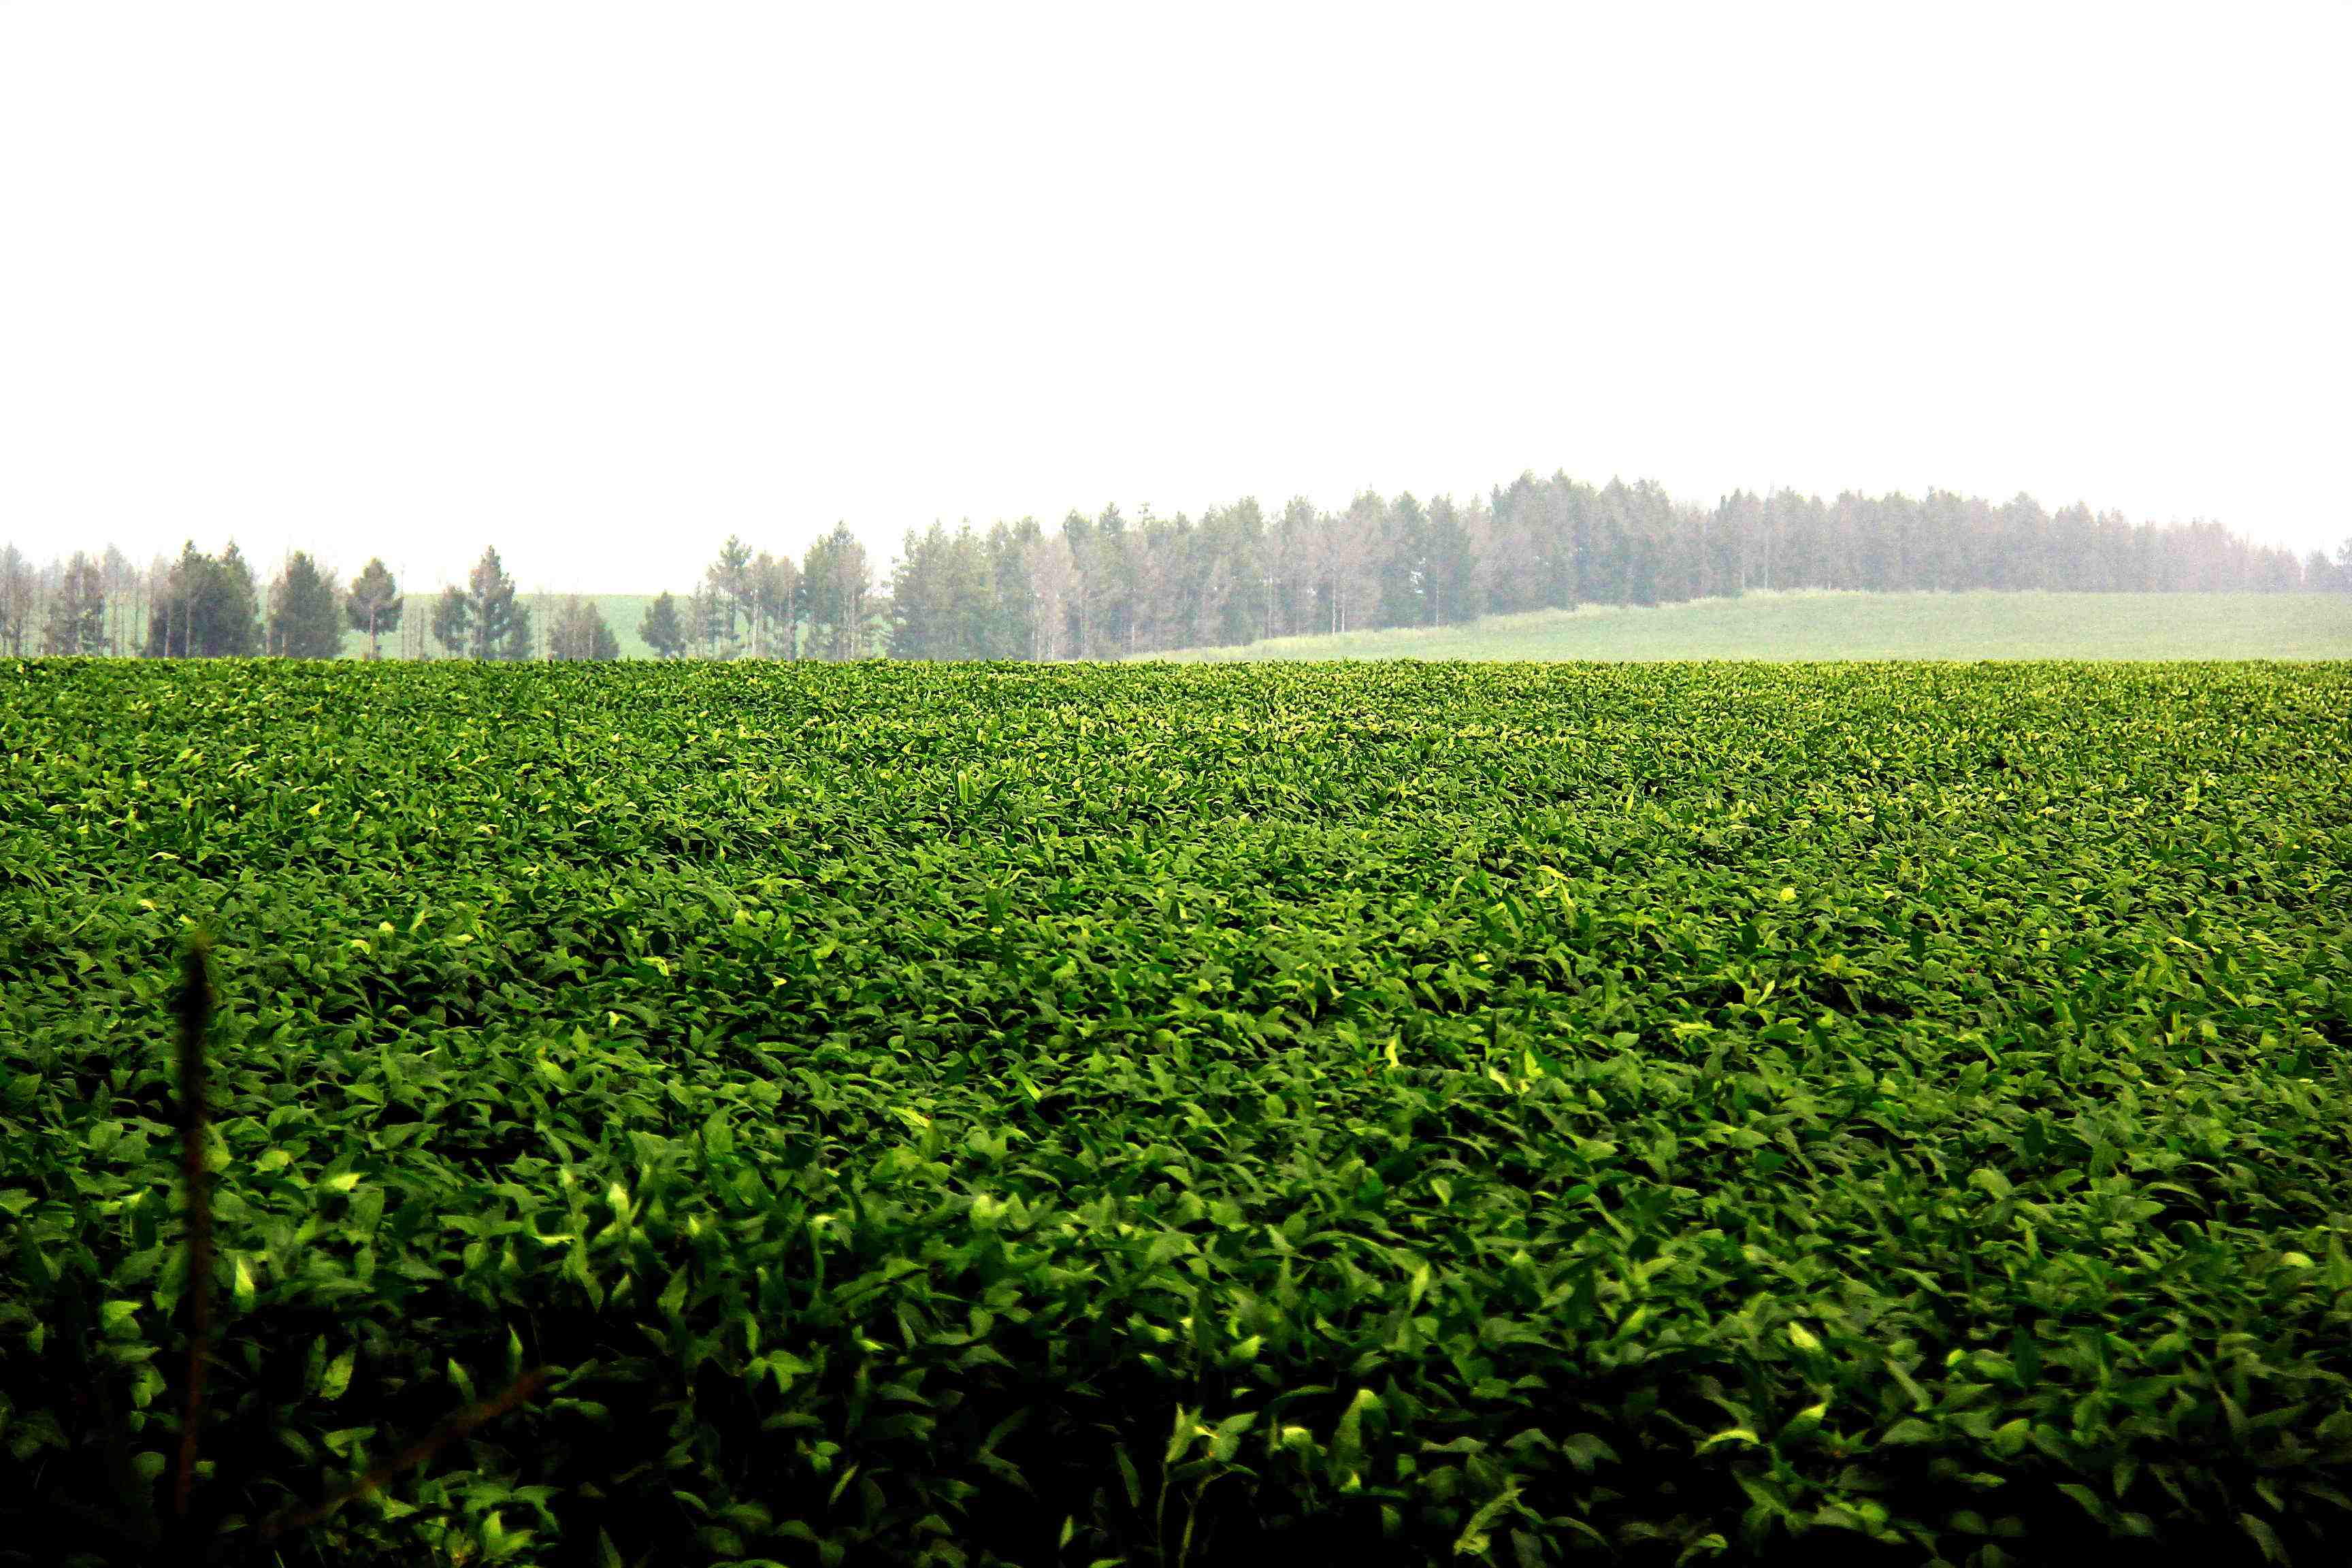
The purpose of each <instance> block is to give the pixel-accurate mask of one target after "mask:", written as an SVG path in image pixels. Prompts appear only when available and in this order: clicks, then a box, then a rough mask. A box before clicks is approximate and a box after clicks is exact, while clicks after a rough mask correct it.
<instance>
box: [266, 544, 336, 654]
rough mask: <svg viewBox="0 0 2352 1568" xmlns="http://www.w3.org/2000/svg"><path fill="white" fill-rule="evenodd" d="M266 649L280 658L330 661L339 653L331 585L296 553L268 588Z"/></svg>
mask: <svg viewBox="0 0 2352 1568" xmlns="http://www.w3.org/2000/svg"><path fill="white" fill-rule="evenodd" d="M269 650H270V651H271V652H272V653H274V654H276V655H277V656H278V658H335V657H336V656H337V655H338V654H340V653H341V652H342V651H343V621H342V616H341V615H339V614H338V613H337V612H336V607H335V589H334V584H332V583H331V582H330V581H329V580H328V578H327V576H326V574H324V573H322V572H320V570H319V566H318V563H316V562H315V561H312V560H311V559H310V556H309V555H307V554H306V553H304V552H301V551H299V550H298V551H296V552H294V553H293V554H292V555H289V556H288V557H287V559H286V569H285V570H284V571H283V572H282V573H280V574H278V580H277V581H276V582H275V583H272V584H270V585H269Z"/></svg>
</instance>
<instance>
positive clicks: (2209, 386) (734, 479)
mask: <svg viewBox="0 0 2352 1568" xmlns="http://www.w3.org/2000/svg"><path fill="white" fill-rule="evenodd" d="M2347 46H2352V7H2347V6H2345V5H2340V4H2309V5H2278V6H2271V7H2263V8H2259V9H2256V10H2252V11H2249V12H2243V13H2238V12H2232V13H2230V14H2228V15H2226V16H2225V15H2223V14H2222V13H2220V12H2215V11H2210V10H2199V9H2192V8H2187V7H2180V8H2170V7H2159V8H2145V7H2126V6H2096V5H2084V6H2070V7H2065V8H2063V9H2062V10H2057V11H2054V12H2053V11H2051V10H2048V9H2045V8H2041V7H2023V6H2020V7H2002V6H1991V7H1985V6H1971V7H1969V8H1966V9H1965V10H1964V11H1962V10H1954V11H1949V12H1942V13H1930V12H1927V11H1925V10H1923V9H1919V8H1909V7H1906V8H1899V9H1895V8H1873V7H1864V6H1852V7H1843V6H1809V7H1803V8H1800V9H1787V8H1774V9H1772V10H1770V11H1769V12H1761V11H1758V12H1750V11H1746V10H1739V9H1733V8H1729V7H1707V6H1698V7H1673V8H1643V9H1641V10H1640V11H1638V12H1632V11H1622V12H1621V11H1612V12H1609V13H1605V14H1591V13H1579V14H1575V15H1560V14H1557V13H1555V12H1552V11H1550V10H1520V9H1513V8H1494V9H1486V10H1478V11H1474V12H1469V13H1466V14H1461V15H1456V14H1453V13H1449V14H1447V15H1446V16H1444V17H1443V18H1439V17H1436V16H1425V15H1421V14H1416V13H1412V12H1409V11H1406V10H1402V9H1381V8H1367V7H1347V8H1339V7H1328V8H1316V7H1299V8H1286V9H1284V10H1282V11H1280V12H1279V13H1278V14H1268V13H1267V12H1266V11H1265V10H1262V9H1259V8H1237V7H1224V8H1221V7H1215V6H1208V7H1200V8H1192V9H1188V10H1187V11H1185V12H1184V13H1183V14H1182V15H1181V16H1176V17H1159V16H1150V17H1147V16H1126V15H1118V14H1107V13H1102V12H1098V11H1090V10H1082V9H1077V8H1039V9H1024V10H1023V11H1022V12H1020V13H1019V14H1018V15H1015V16H1001V15H993V14H977V13H967V12H957V11H950V10H946V9H919V10H914V11H907V12H894V13H890V14H887V15H881V14H874V15H866V14H821V15H819V14H802V13H793V14H785V13H782V12H780V11H776V10H772V9H769V8H765V7H758V6H751V5H711V6H707V7H698V8H696V9H695V10H694V11H693V12H692V13H690V14H688V15H682V16H667V15H666V16H652V15H650V14H645V13H639V12H632V11H630V10H628V9H626V8H624V7H618V6H611V5H585V6H583V5H563V6H556V5H536V4H516V5H500V6H497V7H475V6H459V5H421V6H413V7H404V8H401V9H400V10H399V11H397V12H396V13H395V12H363V11H356V10H344V9H341V8H335V9H326V8H315V7H305V6H298V5H226V6H219V7H206V8H204V9H202V10H194V9H184V8H173V7H166V6H163V5H124V6H114V7H106V8H93V7H81V6H71V5H53V4H26V3H22V0H19V3H17V4H12V5H0V210H5V211H6V212H8V213H9V215H10V216H11V222H12V227H13V229H14V230H15V232H16V234H17V236H18V237H19V238H18V241H17V242H16V243H15V244H12V245H11V246H9V247H7V249H6V251H5V256H0V540H5V541H9V542H13V543H14V544H16V546H17V547H18V548H19V550H20V551H21V552H23V553H24V554H25V555H26V557H27V558H28V559H31V560H34V561H37V562H38V563H44V564H46V563H48V562H50V561H52V560H55V561H58V562H63V561H66V560H67V559H68V558H69V555H70V553H71V552H73V551H76V550H86V551H88V552H90V553H91V555H92V556H93V557H98V556H100V555H101V554H102V552H103V551H104V550H105V548H106V547H107V546H109V545H112V546H114V547H115V548H116V549H117V550H118V551H119V552H121V557H122V558H123V559H124V560H125V561H127V562H129V563H134V564H135V566H136V567H138V568H139V569H141V570H142V571H144V570H145V569H146V568H147V567H148V566H149V564H150V563H152V561H153V560H154V559H155V558H156V557H158V556H163V557H170V558H176V557H178V555H179V554H180V552H181V549H182V546H183V544H184V542H190V541H193V542H195V544H196V545H197V548H198V550H199V551H200V552H205V553H211V554H217V553H218V552H221V551H222V550H223V549H224V548H225V547H226V544H227V543H228V542H230V541H232V540H234V541H235V542H236V544H237V546H238V547H239V551H240V553H241V555H242V556H243V558H244V559H245V560H247V562H249V563H255V565H256V566H257V578H259V579H260V580H262V582H263V583H264V584H265V586H266V582H267V579H268V578H269V577H270V576H272V575H274V574H279V573H281V572H282V571H283V570H284V567H285V565H286V563H287V561H288V559H289V553H290V552H293V551H296V550H301V551H305V552H310V554H311V555H312V556H314V557H315V558H317V559H318V560H319V561H320V563H322V564H323V565H324V566H325V567H327V568H329V569H330V570H331V572H332V573H333V574H334V575H335V576H336V577H337V579H338V585H339V587H347V586H348V579H349V578H350V577H351V575H352V574H355V573H357V572H359V571H360V569H361V568H362V566H363V565H364V564H365V563H366V561H367V560H368V559H369V558H371V557H374V556H381V557H383V559H384V560H386V561H387V562H388V563H392V565H393V566H394V567H395V568H396V569H397V570H398V571H399V573H400V574H401V576H402V581H403V586H404V588H405V589H406V590H407V591H408V592H409V593H410V594H411V595H414V596H415V598H416V600H417V602H418V603H420V604H421V603H422V602H423V600H424V599H425V598H430V597H434V596H436V595H437V592H438V590H439V589H441V588H443V587H445V586H447V585H451V584H463V583H464V582H465V580H466V578H467V573H468V572H469V570H470V569H471V568H472V567H473V566H474V565H476V564H477V563H478V561H479V559H480V557H481V554H482V552H483V550H484V547H485V546H486V545H495V546H496V547H497V548H498V550H499V552H500V553H501V557H502V561H503V567H504V570H505V571H507V572H508V573H509V574H511V575H512V577H513V579H514V580H515V581H516V582H517V583H519V584H521V585H522V586H523V587H524V588H525V589H527V590H544V591H549V592H552V593H558V594H562V593H589V592H600V593H607V594H614V593H623V592H630V593H635V592H640V591H642V592H647V593H651V592H654V591H657V590H659V589H662V588H671V589H675V590H676V591H677V593H678V594H679V595H684V594H686V593H687V592H688V591H689V590H690V589H693V588H694V587H695V586H696V585H697V584H699V583H701V582H702V580H703V576H704V573H705V569H706V567H707V566H708V565H709V563H710V561H711V558H712V555H713V552H714V550H715V548H716V546H717V544H718V542H719V541H722V540H724V539H726V538H728V537H729V536H730V535H735V536H740V537H741V538H742V539H744V540H746V541H751V542H754V544H755V547H756V549H758V550H764V551H768V552H772V554H773V555H774V556H775V557H778V558H782V557H784V556H790V557H791V558H793V561H794V562H795V563H796V568H804V567H805V564H806V560H807V555H808V552H809V551H810V549H811V548H812V547H813V546H815V545H817V544H819V542H821V541H824V539H826V538H827V537H828V536H829V535H831V534H832V533H833V531H834V530H835V526H836V525H841V526H843V527H844V528H845V530H846V531H847V533H848V535H849V536H851V537H853V538H855V539H856V541H857V542H859V545H860V547H861V548H862V549H863V550H864V551H865V552H866V555H867V556H868V558H869V562H870V564H871V567H872V586H873V587H874V588H875V589H877V590H879V589H881V588H883V587H884V586H885V585H886V584H887V578H888V575H889V572H890V566H891V563H892V562H893V561H894V560H895V559H897V558H899V557H900V556H901V555H902V553H903V550H904V545H905V541H906V536H907V532H908V530H910V529H911V530H916V531H924V530H927V529H928V528H929V525H930V524H931V523H932V522H933V521H940V522H942V523H943V524H944V525H946V527H947V529H948V530H949V531H950V534H952V531H953V530H954V528H955V526H956V524H957V523H958V522H960V521H962V520H966V519H969V520H971V521H973V522H974V524H975V525H976V528H977V530H978V531H980V532H981V533H982V535H983V536H984V535H985V533H986V531H987V529H988V528H989V526H990V525H991V524H992V523H994V522H996V521H999V520H1003V521H1005V522H1006V523H1007V524H1008V525H1009V526H1010V525H1014V524H1016V523H1017V520H1020V519H1023V518H1033V519H1039V520H1043V522H1042V524H1041V526H1042V528H1043V529H1044V530H1045V531H1048V532H1058V531H1059V530H1060V525H1061V522H1062V521H1063V520H1064V519H1065V518H1066V517H1067V515H1068V514H1069V513H1070V512H1071V511H1073V510H1076V511H1078V512H1080V513H1082V514H1083V515H1084V516H1085V517H1086V518H1088V519H1094V520H1099V519H1100V518H1101V517H1102V516H1103V515H1104V513H1105V509H1106V508H1107V507H1115V508H1117V509H1118V513H1119V515H1120V516H1121V517H1122V518H1125V519H1129V520H1141V519H1147V518H1160V519H1173V518H1175V517H1177V516H1179V515H1180V514H1181V515H1182V516H1183V517H1185V518H1186V519H1187V520H1189V521H1191V522H1192V523H1193V524H1194V525H1195V526H1199V525H1202V524H1203V523H1204V522H1205V521H1206V520H1208V519H1210V518H1211V517H1213V516H1222V515H1224V513H1225V512H1226V511H1227V510H1229V509H1232V508H1234V506H1236V505H1237V504H1239V503H1240V501H1241V500H1242V499H1243V498H1249V497H1255V498H1256V500H1257V505H1258V507H1259V509H1260V510H1261V511H1262V512H1263V514H1264V515H1265V516H1266V517H1268V518H1278V517H1279V516H1280V515H1281V514H1282V512H1283V510H1284V509H1285V507H1286V505H1287V504H1288V503H1289V502H1290V500H1291V498H1293V497H1298V498H1302V499H1303V500H1305V501H1306V502H1307V504H1308V505H1310V506H1311V507H1313V508H1315V509H1316V510H1318V511H1321V512H1323V513H1325V514H1327V515H1329V516H1334V517H1346V516H1349V514H1350V512H1351V509H1353V508H1355V507H1356V506H1357V505H1358V503H1359V500H1360V497H1362V496H1363V495H1365V494H1366V493H1368V492H1369V493H1370V494H1372V495H1374V496H1377V497H1380V498H1385V499H1384V500H1383V505H1389V504H1393V503H1394V502H1395V500H1396V498H1398V497H1399V496H1401V495H1405V494H1410V495H1412V496H1413V497H1415V498H1418V499H1417V501H1416V504H1417V505H1420V506H1423V507H1427V506H1428V505H1429V504H1430V503H1432V502H1433V501H1434V500H1437V499H1438V498H1448V499H1450V500H1451V502H1452V504H1453V507H1454V509H1455V510H1456V515H1457V516H1458V515H1461V514H1463V513H1465V512H1466V511H1468V510H1473V509H1475V508H1478V507H1485V508H1486V510H1488V511H1489V512H1492V511H1493V510H1494V508H1495V504H1496V503H1495V498H1496V495H1497V494H1498V493H1500V492H1501V491H1503V490H1505V489H1507V488H1508V487H1509V485H1510V483H1511V478H1510V477H1511V476H1513V475H1517V474H1520V473H1522V472H1524V471H1527V470H1529V469H1532V470H1533V471H1534V473H1535V474H1536V475H1537V476H1539V479H1538V482H1541V483H1549V482H1550V481H1549V480H1548V479H1541V478H1540V476H1549V475H1552V474H1554V473H1555V472H1556V471H1557V472H1559V473H1560V474H1563V475H1567V476H1575V477H1576V478H1577V479H1578V480H1579V481H1580V482H1582V483H1584V484H1587V485H1589V486H1591V487H1592V488H1593V489H1596V490H1599V489H1603V488H1605V487H1606V486H1607V484H1608V482H1609V480H1610V479H1611V478H1612V476H1621V477H1622V479H1623V481H1624V483H1625V485H1626V486H1628V487H1632V486H1634V485H1636V484H1637V482H1638V481H1641V480H1649V481H1653V483H1654V488H1655V489H1659V490H1660V491H1661V492H1662V493H1663V494H1664V495H1667V496H1671V497H1672V498H1674V500H1675V503H1677V504H1684V505H1687V506H1688V507H1690V508H1692V509H1695V510H1697V511H1698V512H1701V513H1706V514H1709V515H1712V514H1713V513H1714V512H1715V511H1716V510H1718V509H1719V507H1720V505H1721V504H1722V503H1723V502H1724V500H1725V498H1727V497H1735V496H1738V495H1741V494H1746V495H1749V496H1753V497H1770V496H1772V495H1774V494H1775V493H1777V492H1780V491H1783V490H1786V491H1789V492H1790V493H1792V494H1796V495H1801V496H1808V497H1818V498H1821V500H1822V504H1823V505H1824V506H1825V507H1829V508H1832V509H1834V508H1835V507H1836V506H1837V505H1838V501H1837V498H1838V497H1839V496H1841V495H1843V494H1848V493H1851V494H1853V495H1856V496H1868V497H1886V496H1892V495H1899V496H1902V497H1906V498H1910V500H1912V502H1913V503H1914V504H1916V505H1925V504H1927V499H1928V497H1929V492H1930V491H1931V490H1941V491H1944V492H1947V493H1948V494H1951V495H1955V496H1961V497H1981V498H1986V502H1985V504H1987V505H1988V506H1993V507H1999V506H2004V505H2008V504H2010V503H2011V499H2012V498H2016V497H2019V496H2020V495H2021V494H2024V495H2030V496H2032V497H2034V498H2038V499H2037V500H2036V501H2035V503H2034V504H2035V505H2036V507H2037V508H2039V509H2042V510H2045V511H2046V512H2047V513H2048V514H2049V515H2052V516H2055V515H2058V514H2060V513H2062V512H2064V511H2065V510H2066V509H2068V508H2069V507H2071V506H2073V505H2074V503H2077V502H2084V503H2087V505H2088V507H2089V508H2091V509H2095V510H2094V512H2093V515H2098V514H2100V513H2112V514H2113V515H2114V516H2115V517H2117V518H2120V519H2123V520H2126V521H2128V522H2129V523H2130V524H2133V525H2139V524H2156V525H2166V524H2183V525H2187V524H2193V523H2196V522H2199V521H2210V522H2218V523H2220V524H2222V525H2224V526H2226V527H2227V528H2228V529H2230V530H2232V531H2235V532H2236V533H2237V534H2238V535H2239V536H2240V537H2241V538H2242V539H2243V540H2244V541H2245V542H2246V543H2247V546H2248V547H2249V548H2250V549H2255V550H2271V551H2274V552H2280V553H2281V554H2284V555H2288V556H2292V557H2293V558H2294V559H2295V560H2296V561H2298V562H2304V561H2307V560H2308V558H2309V557H2310V555H2311V553H2312V552H2315V551H2319V552H2333V551H2334V550H2335V549H2336V545H2337V544H2338V542H2340V541H2341V540H2342V539H2343V538H2344V537H2345V535H2346V534H2347V533H2352V518H2348V515H2347V503H2346V501H2345V500H2344V499H2343V493H2342V489H2341V485H2340V480H2339V479H2338V478H2337V477H2336V474H2335V473H2334V472H2333V469H2334V467H2335V463H2334V458H2335V457H2336V451H2337V449H2338V447H2340V443H2341V438H2342V432H2343V431H2344V429H2346V428H2347V426H2352V418H2347V416H2352V394H2347V384H2346V382H2345V380H2344V378H2343V376H2342V374H2341V372H2340V367H2341V365H2342V364H2343V363H2346V362H2347V357H2352V305H2347V296H2346V291H2345V290H2344V289H2343V288H2342V286H2341V282H2340V279H2341V278H2342V277H2343V276H2344V275H2345V274H2346V270H2347V259H2352V258H2347V232H2352V230H2347V224H2348V223H2352V219H2347V211H2346V207H2345V205H2344V204H2343V203H2342V202H2340V201H2338V200H2336V199H2334V197H2333V196H2332V195H2331V193H2332V192H2333V191H2334V190H2335V189H2336V186H2337V185H2338V184H2340V177H2341V156H2342V150H2343V149H2344V148H2345V147H2346V146H2347V145H2352V106H2347V99H2346V97H2345V95H2344V94H2343V93H2342V92H2341V91H2340V90H2339V89H2340V81H2339V80H2338V79H2337V73H2338V71H2339V69H2340V66H2341V62H2342V61H2343V60H2344V59H2345V58H2347ZM1956 547H1957V546H1956ZM1578 591H1579V592H1580V593H1582V594H1584V595H1586V596H1587V597H1590V596H1591V591H1590V588H1589V587H1584V588H1580V589H1579V590H1578ZM1325 608H1326V612H1327V614H1326V620H1327V622H1328V619H1329V616H1328V606H1325ZM1391 608H1393V606H1391ZM1193 613H1197V612H1193ZM1282 614H1286V612H1278V613H1277V614H1276V619H1279V618H1281V615H1282Z"/></svg>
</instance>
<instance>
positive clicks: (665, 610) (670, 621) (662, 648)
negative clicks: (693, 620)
mask: <svg viewBox="0 0 2352 1568" xmlns="http://www.w3.org/2000/svg"><path fill="white" fill-rule="evenodd" d="M637 636H638V637H642V638H644V639H645V644H646V647H649V648H651V649H653V650H654V657H655V658H677V656H678V655H680V654H682V653H684V652H685V651H686V627H685V626H682V625H681V624H679V621H678V616H677V600H676V599H674V598H672V597H671V596H670V595H667V594H664V595H660V596H659V597H658V598H656V599H655V600H654V602H653V603H652V604H651V605H647V606H646V615H645V619H643V620H642V621H639V622H638V623H637Z"/></svg>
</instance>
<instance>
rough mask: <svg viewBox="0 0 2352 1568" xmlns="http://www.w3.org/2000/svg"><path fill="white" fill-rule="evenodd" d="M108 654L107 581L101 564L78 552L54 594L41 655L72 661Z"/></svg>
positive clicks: (43, 634)
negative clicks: (68, 658)
mask: <svg viewBox="0 0 2352 1568" xmlns="http://www.w3.org/2000/svg"><path fill="white" fill-rule="evenodd" d="M106 650H107V641H106V580H105V577H104V576H103V574H102V573H101V570H100V566H99V563H97V562H95V561H92V560H91V559H90V558H89V556H87V555H85V554H83V553H81V552H79V551H76V552H74V557H73V559H72V560H71V561H68V563H66V566H65V570H64V571H63V572H61V573H59V574H58V582H57V585H56V587H54V588H53V589H51V590H50V593H49V613H48V618H47V620H46V621H44V622H43V623H42V626H41V651H42V652H43V653H44V654H49V655H63V656H68V657H70V656H72V655H75V654H98V653H104V652H106Z"/></svg>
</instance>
